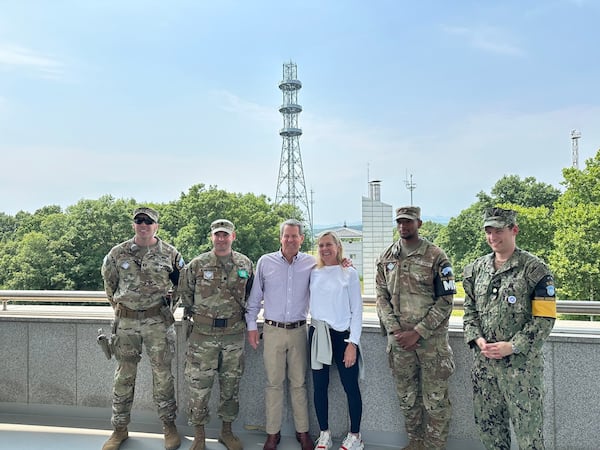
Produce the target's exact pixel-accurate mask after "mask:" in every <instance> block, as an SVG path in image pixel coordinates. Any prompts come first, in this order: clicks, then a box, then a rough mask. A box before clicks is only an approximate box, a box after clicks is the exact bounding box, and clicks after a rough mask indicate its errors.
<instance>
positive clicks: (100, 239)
mask: <svg viewBox="0 0 600 450" xmlns="http://www.w3.org/2000/svg"><path fill="white" fill-rule="evenodd" d="M135 207H136V203H135V201H134V200H133V199H128V200H123V199H114V198H113V197H111V196H109V195H105V196H103V197H100V198H99V199H98V200H80V201H79V202H77V203H76V204H75V205H72V206H69V207H68V208H67V209H66V216H67V224H66V229H65V231H64V232H63V234H62V235H61V236H60V237H59V238H57V239H58V240H59V242H60V245H59V247H60V249H61V251H62V252H64V253H63V255H64V257H65V258H67V259H70V260H71V261H73V264H72V265H71V271H70V273H69V274H68V275H69V278H70V279H71V280H72V284H73V289H76V290H100V289H102V288H103V284H102V277H101V274H100V267H101V265H102V260H103V259H104V256H106V254H107V253H108V252H109V250H110V249H111V248H112V247H113V246H115V245H117V244H118V243H120V242H123V241H125V240H127V239H130V238H131V237H132V236H133V228H132V225H131V215H132V213H133V210H134V209H135Z"/></svg>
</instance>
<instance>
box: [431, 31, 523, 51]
mask: <svg viewBox="0 0 600 450" xmlns="http://www.w3.org/2000/svg"><path fill="white" fill-rule="evenodd" d="M442 30H443V31H444V32H446V33H448V34H451V35H455V36H461V37H463V38H464V39H465V40H466V41H467V43H468V44H469V45H471V46H472V47H474V48H477V49H481V50H484V51H486V52H490V53H498V54H502V55H508V56H523V55H524V54H525V51H524V50H523V49H522V48H520V47H519V46H517V45H515V44H514V43H512V42H510V41H511V40H512V39H511V38H510V37H509V36H507V35H506V32H505V31H503V30H501V29H500V28H497V27H488V26H482V27H475V28H467V27H450V26H444V27H442Z"/></svg>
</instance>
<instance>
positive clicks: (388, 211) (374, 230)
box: [362, 180, 395, 295]
mask: <svg viewBox="0 0 600 450" xmlns="http://www.w3.org/2000/svg"><path fill="white" fill-rule="evenodd" d="M362 225H363V230H362V275H363V294H365V295H375V275H376V273H377V270H376V268H375V263H376V262H377V258H379V255H381V253H382V252H383V250H385V248H386V247H387V246H388V245H390V244H391V243H392V242H393V240H394V225H395V224H394V213H393V209H392V205H388V204H387V203H383V202H382V201H381V181H379V180H374V181H370V182H369V196H368V197H363V198H362Z"/></svg>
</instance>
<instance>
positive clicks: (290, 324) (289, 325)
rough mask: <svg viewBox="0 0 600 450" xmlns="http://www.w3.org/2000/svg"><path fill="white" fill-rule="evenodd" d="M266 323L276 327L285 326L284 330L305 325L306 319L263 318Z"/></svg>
mask: <svg viewBox="0 0 600 450" xmlns="http://www.w3.org/2000/svg"><path fill="white" fill-rule="evenodd" d="M265 323H266V324H267V325H271V326H272V327H277V328H285V329H286V330H293V329H294V328H300V327H301V326H303V325H306V320H299V321H298V322H288V323H286V322H275V321H274V320H265Z"/></svg>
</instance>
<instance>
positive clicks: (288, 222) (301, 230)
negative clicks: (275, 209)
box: [279, 219, 304, 238]
mask: <svg viewBox="0 0 600 450" xmlns="http://www.w3.org/2000/svg"><path fill="white" fill-rule="evenodd" d="M286 225H289V226H291V227H298V234H299V235H300V236H304V224H303V223H302V222H300V221H299V220H296V219H288V220H286V221H285V222H283V223H282V224H281V226H280V227H279V238H282V237H283V229H284V228H285V226H286Z"/></svg>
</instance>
